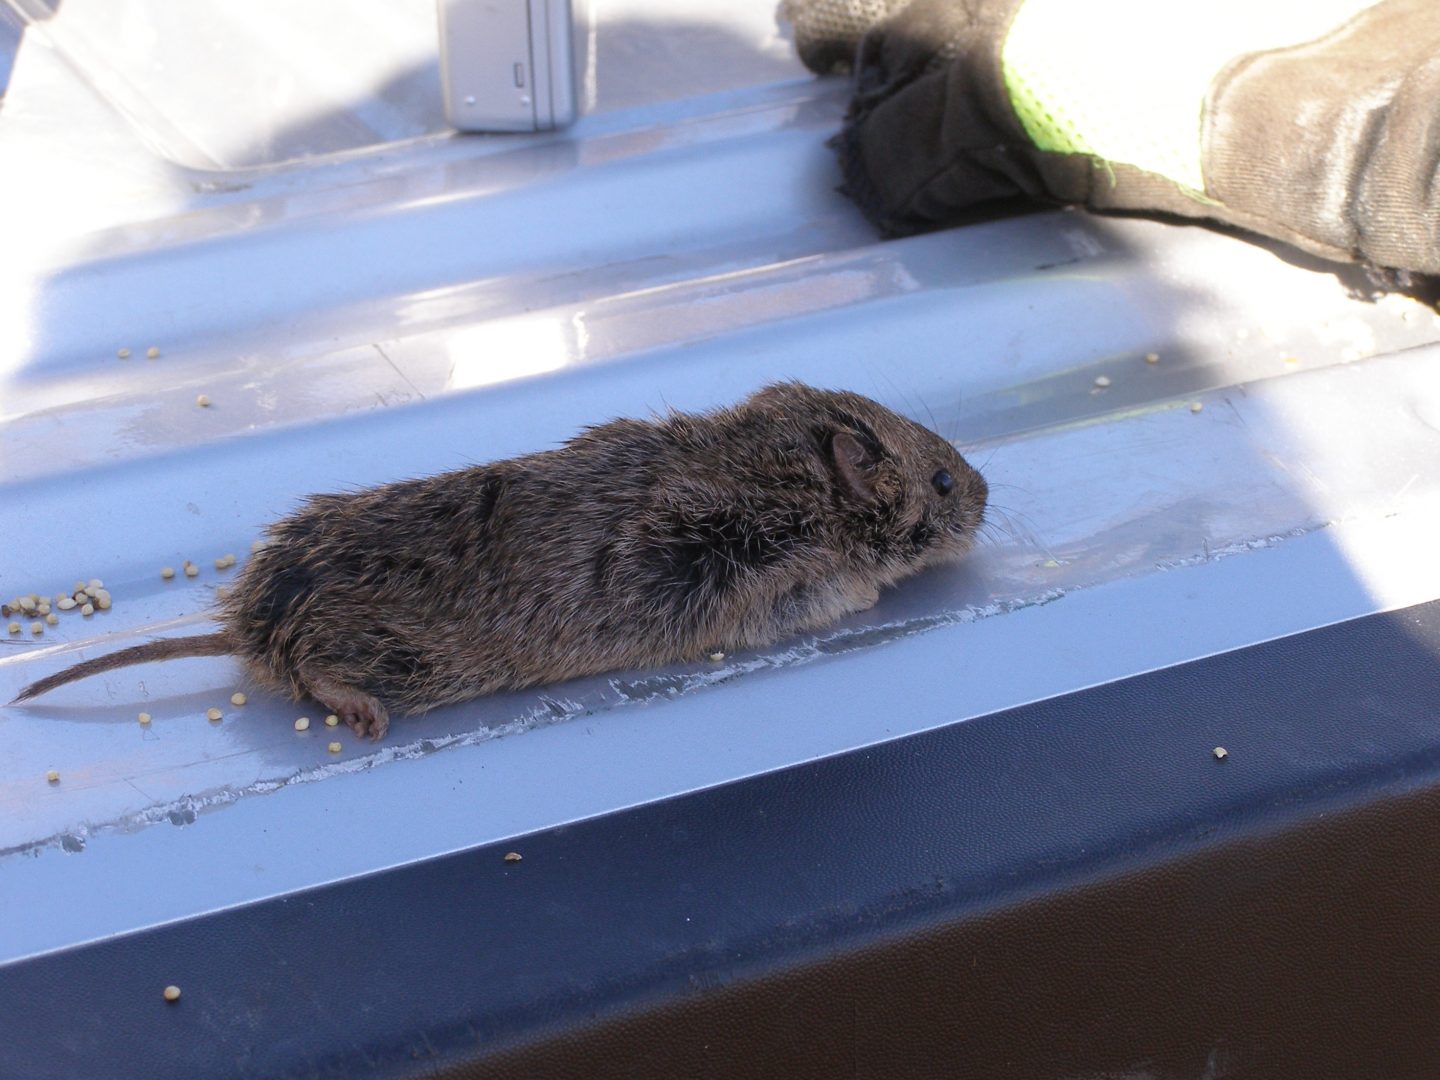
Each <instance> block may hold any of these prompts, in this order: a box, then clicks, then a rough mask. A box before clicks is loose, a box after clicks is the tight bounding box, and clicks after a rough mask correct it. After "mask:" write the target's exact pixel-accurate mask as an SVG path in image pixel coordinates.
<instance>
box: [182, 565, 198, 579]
mask: <svg viewBox="0 0 1440 1080" xmlns="http://www.w3.org/2000/svg"><path fill="white" fill-rule="evenodd" d="M199 574H200V568H199V567H198V566H196V565H195V564H194V563H188V562H187V563H186V564H185V576H186V577H197V576H199Z"/></svg>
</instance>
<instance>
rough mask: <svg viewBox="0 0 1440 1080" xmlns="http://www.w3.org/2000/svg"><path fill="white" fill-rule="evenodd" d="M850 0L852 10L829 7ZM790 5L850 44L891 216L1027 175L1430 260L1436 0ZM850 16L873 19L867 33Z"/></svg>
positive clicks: (1439, 55)
mask: <svg viewBox="0 0 1440 1080" xmlns="http://www.w3.org/2000/svg"><path fill="white" fill-rule="evenodd" d="M898 2H899V3H903V0H898ZM847 5H848V6H849V7H856V6H857V5H859V7H856V11H855V12H852V13H851V15H850V19H849V21H848V22H845V21H844V20H842V19H840V18H839V17H838V16H837V14H836V12H835V11H834V10H832V9H837V8H844V7H846V6H847ZM882 8H883V9H884V10H883V11H882V10H881V9H882ZM862 9H863V10H862ZM1127 9H1128V12H1129V14H1128V15H1127V16H1126V17H1125V18H1119V17H1118V16H1116V12H1117V11H1119V12H1125V11H1127ZM782 14H784V15H788V16H789V17H790V18H791V19H792V21H794V24H795V27H796V39H797V47H798V48H799V49H800V51H801V57H802V59H807V60H808V61H810V62H812V66H813V67H815V68H816V69H817V70H823V71H829V70H834V69H835V68H836V67H837V66H843V63H844V58H845V56H847V55H850V56H853V57H854V60H853V68H854V80H855V91H854V96H853V99H852V101H851V104H850V108H849V113H848V115H847V118H846V121H845V124H844V127H843V129H842V131H841V133H840V134H839V136H837V138H836V140H835V146H836V148H837V150H838V152H839V156H840V162H841V167H842V171H843V174H844V188H843V190H845V191H846V192H847V193H848V194H849V195H850V196H851V197H852V198H853V199H854V200H855V201H856V202H857V203H858V204H859V206H860V207H861V208H862V209H863V210H864V212H865V213H866V215H867V216H868V217H869V218H870V219H871V220H872V221H873V222H874V223H875V224H876V225H877V226H878V227H879V228H880V229H881V230H882V231H884V232H885V233H887V234H891V235H903V234H907V233H913V232H917V231H921V230H926V229H931V228H935V227H937V226H942V225H945V224H948V223H950V222H952V221H953V220H955V219H956V218H957V216H958V215H959V214H960V213H961V212H962V211H965V210H966V209H967V208H970V207H973V206H974V205H976V204H977V203H982V202H985V201H987V200H991V199H998V198H1007V197H1014V196H1017V195H1026V196H1030V197H1032V198H1036V199H1042V200H1049V201H1054V202H1060V203H1078V204H1081V205H1084V206H1086V207H1089V208H1091V209H1094V210H1125V211H1139V212H1159V213H1165V214H1174V215H1180V216H1183V217H1187V218H1201V219H1210V220H1213V221H1216V222H1221V223H1225V224H1228V225H1233V226H1238V227H1240V228H1243V229H1247V230H1250V231H1252V232H1256V233H1259V234H1262V235H1264V236H1268V237H1273V238H1276V239H1279V240H1283V241H1285V242H1287V243H1289V244H1293V245H1294V246H1296V247H1298V248H1301V249H1303V250H1305V251H1308V252H1311V253H1313V254H1317V255H1320V256H1322V257H1325V258H1328V259H1333V260H1338V261H1354V262H1362V263H1366V264H1369V265H1372V266H1375V267H1380V268H1385V269H1393V270H1407V271H1414V272H1418V273H1424V274H1437V273H1440V0H1378V2H1370V3H1367V2H1365V0H1314V2H1313V3H1308V4H1305V5H1300V4H1292V3H1286V2H1280V0H1274V2H1272V3H1269V6H1268V7H1267V0H1253V3H1250V4H1248V5H1242V4H1239V3H1237V2H1235V0H1224V2H1217V3H1215V4H1214V5H1213V7H1211V8H1207V6H1206V5H1204V4H1201V5H1195V4H1186V5H1184V6H1183V7H1182V6H1181V5H1179V4H1177V3H1174V2H1173V0H910V2H909V3H908V4H904V6H897V0H785V2H784V5H783V6H782ZM857 17H869V18H871V19H872V20H873V21H872V23H871V24H870V26H869V29H868V31H866V32H865V33H864V34H863V36H860V37H859V44H858V47H856V46H855V45H854V42H855V40H856V37H857V36H859V31H858V29H857V25H856V19H857ZM1286 19H1293V23H1292V24H1289V25H1287V24H1286V21H1285V20H1286ZM1200 20H1211V21H1209V22H1204V23H1202V22H1200ZM1217 20H1219V21H1217ZM1223 20H1229V22H1228V23H1227V22H1225V21H1223ZM1262 23H1263V24H1264V25H1261V24H1262ZM831 27H842V28H843V30H837V31H835V32H834V33H833V34H832V36H831V37H830V38H826V37H825V33H826V31H827V28H831ZM1187 27H1188V28H1189V30H1188V32H1187ZM1257 40H1259V41H1260V42H1261V44H1263V45H1264V47H1262V48H1246V47H1245V45H1246V44H1251V45H1253V44H1254V43H1255V42H1256V41H1257ZM1231 42H1234V43H1236V45H1237V46H1238V47H1237V48H1235V49H1232V48H1231V45H1230V43H1231ZM1187 50H1189V51H1187ZM1207 50H1208V51H1207ZM1197 65H1199V66H1198V67H1197Z"/></svg>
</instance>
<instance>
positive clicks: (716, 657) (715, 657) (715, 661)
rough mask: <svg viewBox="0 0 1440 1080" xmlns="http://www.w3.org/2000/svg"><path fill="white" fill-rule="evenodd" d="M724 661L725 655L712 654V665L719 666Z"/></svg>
mask: <svg viewBox="0 0 1440 1080" xmlns="http://www.w3.org/2000/svg"><path fill="white" fill-rule="evenodd" d="M724 659H725V654H724V653H723V652H712V653H711V654H710V662H711V663H712V664H718V663H719V662H720V661H721V660H724Z"/></svg>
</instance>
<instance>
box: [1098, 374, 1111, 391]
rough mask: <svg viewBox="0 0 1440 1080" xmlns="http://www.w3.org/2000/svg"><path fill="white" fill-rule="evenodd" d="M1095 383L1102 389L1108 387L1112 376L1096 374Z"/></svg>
mask: <svg viewBox="0 0 1440 1080" xmlns="http://www.w3.org/2000/svg"><path fill="white" fill-rule="evenodd" d="M1095 385H1096V386H1098V387H1099V388H1100V389H1101V390H1104V389H1105V387H1107V386H1109V385H1110V376H1109V375H1096V376H1095Z"/></svg>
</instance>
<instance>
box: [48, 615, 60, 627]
mask: <svg viewBox="0 0 1440 1080" xmlns="http://www.w3.org/2000/svg"><path fill="white" fill-rule="evenodd" d="M45 621H46V622H47V623H49V624H50V625H51V626H59V625H60V616H59V615H56V614H55V613H54V612H53V611H52V612H50V613H49V614H48V615H46V616H45Z"/></svg>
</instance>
